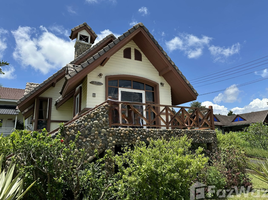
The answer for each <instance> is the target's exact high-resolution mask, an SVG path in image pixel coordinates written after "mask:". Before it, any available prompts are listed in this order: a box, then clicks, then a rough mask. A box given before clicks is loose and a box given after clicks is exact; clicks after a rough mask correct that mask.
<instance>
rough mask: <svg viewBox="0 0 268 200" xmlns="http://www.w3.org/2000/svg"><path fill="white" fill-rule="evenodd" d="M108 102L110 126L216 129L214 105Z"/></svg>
mask: <svg viewBox="0 0 268 200" xmlns="http://www.w3.org/2000/svg"><path fill="white" fill-rule="evenodd" d="M108 102H109V104H110V110H109V122H110V127H126V128H127V127H132V128H166V129H175V128H176V129H211V130H214V129H215V128H214V117H213V109H212V106H210V107H209V108H190V107H181V106H167V105H159V104H148V103H133V102H119V101H108Z"/></svg>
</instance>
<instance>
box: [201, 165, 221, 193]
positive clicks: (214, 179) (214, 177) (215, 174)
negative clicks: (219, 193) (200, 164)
mask: <svg viewBox="0 0 268 200" xmlns="http://www.w3.org/2000/svg"><path fill="white" fill-rule="evenodd" d="M205 178H206V184H207V185H214V186H215V189H216V190H218V189H222V188H224V187H225V185H226V178H225V176H224V174H222V173H221V171H220V170H218V169H217V167H215V166H209V167H208V168H207V170H206V176H205Z"/></svg>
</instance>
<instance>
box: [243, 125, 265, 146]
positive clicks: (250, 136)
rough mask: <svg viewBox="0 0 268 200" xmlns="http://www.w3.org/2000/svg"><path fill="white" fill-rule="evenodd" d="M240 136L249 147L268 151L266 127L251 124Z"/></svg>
mask: <svg viewBox="0 0 268 200" xmlns="http://www.w3.org/2000/svg"><path fill="white" fill-rule="evenodd" d="M240 136H241V137H242V138H243V139H244V140H246V141H248V142H249V145H250V147H254V148H261V149H264V150H268V126H267V125H265V124H263V123H254V124H251V125H250V126H249V127H248V128H247V129H246V131H245V132H241V133H240Z"/></svg>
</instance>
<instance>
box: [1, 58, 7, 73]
mask: <svg viewBox="0 0 268 200" xmlns="http://www.w3.org/2000/svg"><path fill="white" fill-rule="evenodd" d="M6 65H9V63H8V62H5V61H3V60H2V61H0V74H5V73H4V72H3V71H2V68H1V67H2V66H6Z"/></svg>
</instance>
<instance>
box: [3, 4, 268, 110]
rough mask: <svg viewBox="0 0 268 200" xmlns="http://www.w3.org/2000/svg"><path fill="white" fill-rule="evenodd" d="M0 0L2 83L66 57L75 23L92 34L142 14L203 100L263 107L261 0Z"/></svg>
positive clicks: (266, 100)
mask: <svg viewBox="0 0 268 200" xmlns="http://www.w3.org/2000/svg"><path fill="white" fill-rule="evenodd" d="M0 1H1V13H0V60H4V61H7V62H9V63H10V65H9V66H5V67H2V70H3V71H4V72H5V75H0V84H1V85H2V86H3V87H11V88H21V89H24V88H25V85H26V83H27V82H34V83H41V82H43V81H44V80H46V79H47V78H48V77H49V76H51V75H52V74H54V73H55V72H56V71H57V70H59V69H61V68H62V67H64V66H65V65H66V64H67V63H69V62H71V61H72V60H73V57H74V42H75V41H72V40H70V39H69V35H70V33H71V29H72V28H74V27H75V26H77V25H79V24H82V23H84V22H86V23H87V24H88V25H89V26H90V27H91V28H92V29H93V30H94V31H95V33H96V34H97V35H98V38H97V41H99V40H100V39H102V38H103V37H105V36H106V35H108V34H110V33H113V34H114V35H115V36H116V37H118V36H120V35H121V34H122V33H124V32H126V31H127V30H128V29H130V28H131V27H132V26H133V25H135V24H136V23H139V22H142V23H143V24H144V25H145V26H146V27H147V29H148V30H149V31H150V32H151V34H152V35H153V36H154V37H155V39H156V40H157V41H158V43H159V44H160V45H161V46H162V47H163V49H164V50H165V51H166V52H167V54H168V55H169V56H170V58H171V59H172V60H173V61H174V63H175V64H176V65H177V66H178V68H179V69H180V70H181V71H182V73H183V74H184V75H185V77H186V78H187V79H188V80H189V81H190V83H191V84H192V85H193V87H194V88H195V89H196V90H197V92H198V93H199V96H198V97H197V101H199V102H201V103H202V105H203V106H210V105H212V106H213V109H214V113H215V114H222V115H226V114H227V113H228V112H229V111H230V110H232V111H233V112H234V113H235V114H241V113H248V112H253V111H260V110H268V84H267V83H268V51H267V50H268V14H267V9H268V1H267V0H258V1H253V0H236V1H233V0H217V1H216V0H203V1H200V0H187V1H185V0H166V1H160V0H135V1H130V0H76V1H73V0H72V1H71V0H64V1H59V0H58V1H51V0H46V1H36V0H23V1H22V0H8V1H6V0H5V1H3V0H0ZM190 103H191V102H190ZM190 103H186V104H183V106H189V105H190Z"/></svg>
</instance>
